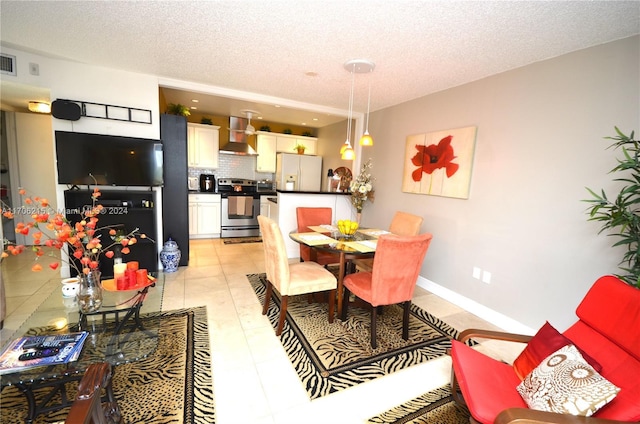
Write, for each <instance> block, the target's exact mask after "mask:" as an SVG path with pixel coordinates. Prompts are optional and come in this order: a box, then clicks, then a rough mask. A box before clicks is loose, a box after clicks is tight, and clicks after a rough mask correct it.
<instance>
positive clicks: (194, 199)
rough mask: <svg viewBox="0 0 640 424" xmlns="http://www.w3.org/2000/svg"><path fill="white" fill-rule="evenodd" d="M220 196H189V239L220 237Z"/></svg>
mask: <svg viewBox="0 0 640 424" xmlns="http://www.w3.org/2000/svg"><path fill="white" fill-rule="evenodd" d="M220 204H221V198H220V195H219V194H190V195H189V238H211V237H220V221H221V215H220V213H221V211H220Z"/></svg>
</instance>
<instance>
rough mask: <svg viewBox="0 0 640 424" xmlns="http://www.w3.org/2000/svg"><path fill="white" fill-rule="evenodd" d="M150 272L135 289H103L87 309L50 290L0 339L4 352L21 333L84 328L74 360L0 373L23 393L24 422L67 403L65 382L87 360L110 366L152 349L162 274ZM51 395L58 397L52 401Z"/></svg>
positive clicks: (78, 374)
mask: <svg viewBox="0 0 640 424" xmlns="http://www.w3.org/2000/svg"><path fill="white" fill-rule="evenodd" d="M154 277H155V281H154V282H153V283H152V284H151V285H149V286H147V287H145V288H142V289H139V290H126V291H124V290H123V291H108V290H104V289H103V302H102V306H101V307H100V310H99V311H97V312H93V313H91V314H81V313H80V312H79V308H78V301H77V299H76V298H68V297H63V296H62V291H61V290H60V289H55V290H54V291H53V292H52V293H51V294H50V295H49V297H47V298H46V299H45V300H44V301H43V302H42V304H40V306H38V308H37V309H36V310H35V311H34V312H33V313H32V314H31V316H30V317H29V318H28V319H27V320H26V321H25V322H24V323H23V324H22V326H21V327H20V328H18V329H17V330H16V331H15V332H14V334H13V335H12V336H11V337H9V338H8V339H6V340H2V351H4V349H5V347H6V346H7V345H9V344H10V343H11V342H12V341H13V340H14V339H16V338H19V337H22V336H25V335H45V334H46V335H63V334H67V333H73V332H77V331H88V332H89V335H88V336H87V339H86V340H85V342H84V346H83V349H82V353H81V354H80V356H79V358H78V360H77V361H74V362H70V363H68V364H64V365H50V366H40V367H36V368H31V369H26V370H23V371H20V372H13V373H9V374H4V375H1V376H0V388H4V387H5V386H16V387H17V388H19V389H20V391H22V393H24V395H25V396H26V398H27V402H28V404H29V413H28V416H27V417H26V418H25V422H27V423H31V422H33V420H34V419H35V417H36V416H38V415H39V414H42V413H47V412H50V411H55V410H58V409H61V408H64V407H66V406H68V405H70V404H71V403H72V401H73V399H68V397H67V394H66V388H65V385H66V383H68V382H71V381H79V380H80V379H81V378H82V375H83V374H84V371H86V369H87V368H88V367H89V365H91V364H94V363H98V362H107V363H109V364H111V365H112V366H114V367H115V366H117V365H121V364H125V363H130V362H135V361H138V360H141V359H144V358H146V357H148V356H149V355H151V354H152V353H153V352H154V351H155V350H156V347H157V346H158V329H159V327H160V321H161V318H160V312H161V310H162V298H163V293H164V282H165V279H164V274H162V273H158V274H156V273H154ZM112 372H114V373H115V372H116V368H113V371H112ZM46 387H48V388H50V389H51V395H50V396H45V397H44V399H43V400H42V401H41V402H37V400H36V398H35V396H34V392H35V391H36V390H39V389H42V388H46ZM107 389H108V390H107V397H108V401H109V402H112V404H113V405H115V407H116V408H117V404H116V403H115V398H114V396H113V392H112V390H111V386H110V385H109V387H108V388H107ZM56 395H57V396H56ZM51 398H56V399H61V402H55V403H52V399H51Z"/></svg>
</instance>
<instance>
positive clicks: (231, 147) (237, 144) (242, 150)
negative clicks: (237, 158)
mask: <svg viewBox="0 0 640 424" xmlns="http://www.w3.org/2000/svg"><path fill="white" fill-rule="evenodd" d="M248 124H249V120H248V119H246V118H238V117H236V116H231V117H229V142H228V143H227V144H226V145H224V146H223V147H222V148H221V149H220V153H222V154H226V155H243V156H257V155H258V153H257V152H256V151H255V150H254V149H253V147H251V146H250V145H249V144H248V143H247V137H249V135H248V134H246V133H245V130H246V129H247V125H248Z"/></svg>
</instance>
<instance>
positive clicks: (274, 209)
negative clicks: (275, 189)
mask: <svg viewBox="0 0 640 424" xmlns="http://www.w3.org/2000/svg"><path fill="white" fill-rule="evenodd" d="M269 198H276V197H275V196H273V195H271V196H260V215H262V216H266V217H267V218H270V219H273V220H274V221H276V222H278V203H277V202H272V201H271V200H269Z"/></svg>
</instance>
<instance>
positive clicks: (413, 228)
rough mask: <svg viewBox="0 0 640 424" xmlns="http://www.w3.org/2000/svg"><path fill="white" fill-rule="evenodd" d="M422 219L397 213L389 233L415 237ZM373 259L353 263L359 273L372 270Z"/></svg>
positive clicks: (418, 232)
mask: <svg viewBox="0 0 640 424" xmlns="http://www.w3.org/2000/svg"><path fill="white" fill-rule="evenodd" d="M422 221H423V218H422V217H421V216H418V215H413V214H410V213H407V212H402V211H397V212H396V213H395V215H394V216H393V219H392V220H391V224H390V225H389V232H390V233H392V234H395V235H397V236H415V235H418V234H420V227H421V226H422ZM373 260H374V258H363V259H356V260H355V261H353V263H354V265H355V266H356V269H358V270H359V271H369V272H371V270H373Z"/></svg>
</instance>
